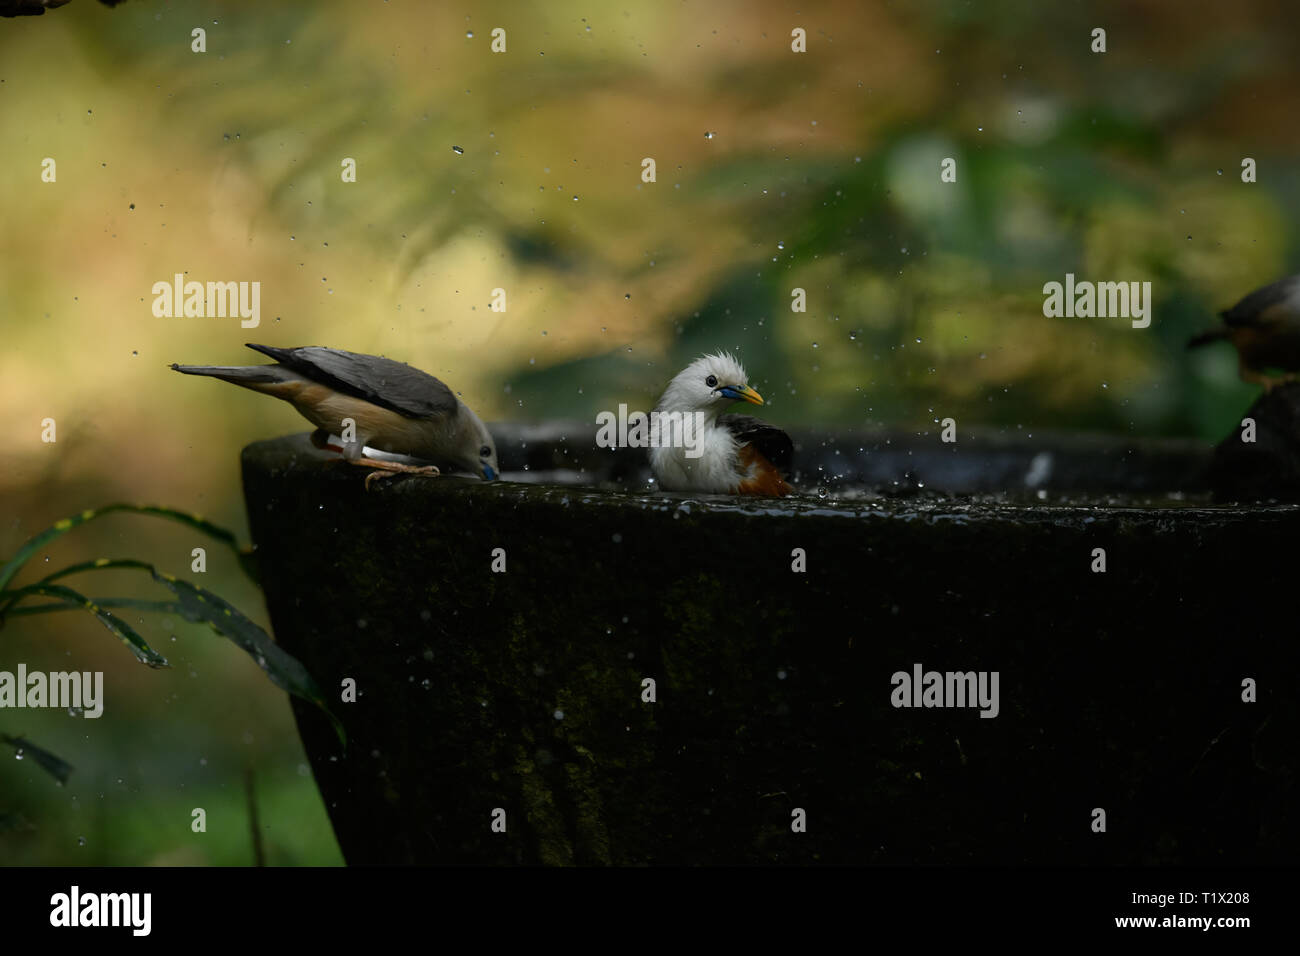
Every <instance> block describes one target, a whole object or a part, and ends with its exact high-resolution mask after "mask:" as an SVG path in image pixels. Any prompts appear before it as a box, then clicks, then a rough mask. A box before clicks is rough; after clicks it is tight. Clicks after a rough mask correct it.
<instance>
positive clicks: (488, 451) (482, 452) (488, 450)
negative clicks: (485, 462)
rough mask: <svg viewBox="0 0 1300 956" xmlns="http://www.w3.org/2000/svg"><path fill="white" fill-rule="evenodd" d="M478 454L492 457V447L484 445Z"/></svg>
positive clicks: (482, 456) (483, 456)
mask: <svg viewBox="0 0 1300 956" xmlns="http://www.w3.org/2000/svg"><path fill="white" fill-rule="evenodd" d="M478 456H479V457H480V458H491V457H492V449H491V448H490V447H489V446H487V445H484V446H483V447H482V448H480V449H479V450H478Z"/></svg>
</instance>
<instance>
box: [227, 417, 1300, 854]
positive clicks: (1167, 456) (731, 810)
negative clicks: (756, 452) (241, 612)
mask: <svg viewBox="0 0 1300 956" xmlns="http://www.w3.org/2000/svg"><path fill="white" fill-rule="evenodd" d="M494 432H496V434H497V436H498V446H499V452H500V456H501V463H502V468H503V471H505V472H506V478H507V479H516V480H504V481H498V482H494V483H486V482H481V481H477V480H474V479H462V478H455V477H443V478H437V479H421V478H403V479H398V480H395V481H392V482H381V483H379V484H377V485H376V486H375V487H374V488H373V489H372V490H371V491H370V492H365V491H364V490H363V487H362V485H363V479H364V476H365V471H364V470H363V469H360V468H356V467H353V466H349V465H346V464H344V463H342V462H339V461H337V460H333V459H332V458H331V457H330V456H328V455H325V454H323V453H320V452H317V451H316V450H315V449H313V448H312V447H311V446H310V444H309V443H308V442H307V439H306V436H302V435H300V436H294V437H291V438H285V439H277V440H274V441H268V442H261V443H258V444H255V445H251V446H249V447H248V448H247V449H245V451H244V459H243V464H244V484H245V495H246V499H247V503H248V509H249V516H250V521H251V525H252V532H253V537H254V540H255V542H256V544H257V547H258V555H259V562H260V564H261V567H262V574H263V585H264V588H265V591H266V596H267V602H268V606H269V610H270V614H271V620H272V623H273V627H274V631H275V636H276V638H277V640H279V641H280V642H281V643H282V644H283V645H284V646H285V647H286V648H287V649H288V650H289V651H290V652H291V653H293V654H295V655H296V656H297V657H299V659H301V660H302V661H303V662H304V663H305V664H306V665H307V667H308V668H309V669H310V670H311V672H312V673H313V674H314V675H315V677H316V679H317V680H318V681H319V682H320V684H321V685H322V686H323V687H325V688H326V691H327V694H328V695H332V696H333V697H334V698H335V699H337V696H338V689H339V687H340V683H341V681H342V680H343V679H344V678H347V677H351V678H354V679H355V680H356V681H357V685H358V688H359V691H360V697H359V700H358V701H357V702H356V703H353V704H339V705H338V706H337V709H338V712H339V713H340V715H341V717H342V719H343V721H344V723H345V725H346V726H347V729H348V733H349V735H350V740H351V745H350V747H349V750H348V752H347V753H343V752H341V751H340V748H339V746H338V744H337V742H336V741H335V739H334V737H333V734H332V731H331V730H330V728H329V726H328V724H327V723H326V721H325V720H324V719H323V718H322V717H321V716H320V715H319V714H318V713H316V712H314V711H313V710H312V709H311V708H301V707H299V706H298V704H297V702H295V712H296V714H297V716H298V720H299V725H300V728H301V730H302V734H303V737H304V740H305V742H306V746H307V750H308V753H309V755H310V758H311V761H312V765H313V769H314V772H315V774H316V779H317V780H318V782H319V784H320V786H321V789H322V792H323V794H324V797H325V802H326V805H327V807H328V809H329V812H330V815H331V819H332V821H333V823H334V827H335V830H336V833H337V834H338V837H339V840H340V843H341V845H342V848H343V851H344V854H345V855H346V857H347V859H348V860H349V862H351V863H366V862H381V861H383V862H463V863H508V862H518V863H546V864H572V863H577V864H591V863H615V864H628V863H754V862H794V863H810V862H828V863H851V862H881V863H886V862H889V863H904V862H919V863H952V862H991V863H997V862H1030V861H1032V862H1043V863H1076V862H1096V863H1103V862H1106V863H1111V862H1114V863H1118V862H1138V863H1157V862H1158V863H1209V862H1211V861H1213V862H1215V863H1225V862H1247V861H1282V860H1292V859H1294V858H1295V856H1296V853H1297V851H1298V850H1300V839H1298V834H1297V830H1296V823H1295V814H1294V807H1295V805H1296V800H1297V796H1300V795H1298V794H1297V792H1296V785H1295V780H1296V777H1295V773H1296V769H1297V760H1296V751H1297V740H1298V739H1300V720H1298V718H1297V698H1296V690H1295V688H1296V680H1295V677H1296V674H1297V672H1298V670H1300V668H1298V667H1297V665H1298V664H1300V653H1298V651H1297V648H1298V646H1300V642H1298V641H1297V640H1296V637H1295V627H1294V623H1293V621H1294V601H1293V595H1292V591H1293V588H1294V582H1295V580H1296V574H1297V570H1298V568H1297V560H1296V551H1295V544H1296V541H1297V532H1298V531H1300V508H1297V507H1293V506H1252V507H1232V506H1221V505H1219V506H1216V505H1213V504H1211V503H1210V497H1209V489H1208V483H1207V480H1206V478H1205V474H1206V466H1207V463H1208V460H1209V456H1208V450H1207V449H1205V448H1203V447H1199V446H1193V445H1188V444H1182V443H1174V444H1165V445H1159V446H1143V447H1132V446H1131V445H1126V444H1123V443H1115V442H1110V443H1107V442H1104V441H1102V440H1084V441H1074V442H1071V441H1062V442H1060V443H1059V444H1052V443H1051V442H1050V441H1048V440H1046V439H1035V440H1034V441H1033V442H1027V443H1022V444H1016V443H1014V442H1002V443H998V442H996V441H990V442H988V443H987V444H986V445H984V447H979V446H980V443H978V442H967V443H959V444H958V445H957V446H956V450H953V451H942V450H941V452H940V453H939V454H938V455H936V454H935V453H934V452H933V451H930V452H925V455H930V456H931V457H929V458H927V457H925V455H923V454H921V451H922V449H921V447H920V446H921V445H926V446H933V445H935V444H936V443H937V440H936V439H935V438H933V437H931V438H928V439H925V440H924V441H921V440H918V439H911V440H909V439H906V438H903V437H898V436H879V435H872V436H841V437H839V438H835V439H832V438H831V437H830V436H813V437H809V436H802V439H801V445H802V460H803V461H805V462H811V464H810V465H807V466H806V467H808V469H809V473H808V474H805V475H804V476H802V477H803V485H804V486H806V487H810V488H811V489H812V490H811V491H810V493H809V494H807V495H803V496H800V497H797V498H793V499H786V500H781V501H773V500H766V501H757V502H753V501H742V500H739V499H736V498H730V497H726V496H720V497H714V496H705V497H701V496H689V495H678V494H664V493H658V492H653V491H646V490H644V489H645V488H646V485H645V480H644V479H645V475H644V472H643V467H644V461H643V459H639V458H638V457H636V456H634V455H631V454H628V453H623V452H619V453H612V452H608V451H603V450H598V449H595V448H590V447H587V446H589V445H590V435H589V434H586V435H584V434H583V432H582V431H581V430H580V428H579V427H574V428H573V429H571V430H567V431H566V429H565V428H561V427H554V428H548V429H521V428H504V427H502V428H496V427H494ZM886 440H888V442H889V444H888V445H885V444H884V442H885V441H886ZM913 442H914V443H915V444H911V443H913ZM859 448H862V449H864V451H862V452H858V451H857V449H859ZM580 449H585V450H580ZM1044 454H1046V455H1049V456H1050V459H1051V460H1050V463H1049V464H1048V465H1044V464H1043V459H1042V458H1041V457H1038V456H1041V455H1044ZM941 455H946V456H948V457H947V460H945V459H943V458H942V457H940V456H941ZM1036 459H1037V461H1038V462H1039V464H1037V465H1035V464H1034V461H1035V460H1036ZM834 461H838V462H840V463H841V464H839V465H837V466H835V468H834V469H833V470H832V469H831V468H830V467H829V466H827V465H823V467H824V468H825V469H826V470H824V471H822V472H820V473H818V472H817V470H816V468H817V463H818V462H834ZM1075 462H1085V463H1086V462H1091V470H1088V468H1087V467H1086V466H1085V465H1083V464H1081V465H1079V467H1078V469H1075V470H1072V465H1073V463H1075ZM945 469H946V470H945ZM835 472H839V473H841V474H842V475H843V477H836V476H835ZM909 473H910V476H909ZM1012 475H1014V476H1017V480H1014V481H1013V480H1012V479H1011V478H1010V477H1008V476H1012ZM1026 475H1029V476H1030V477H1035V476H1037V478H1038V480H1037V483H1036V484H1035V483H1032V482H1030V483H1027V482H1026V481H1025V480H1024V479H1025V476H1026ZM559 479H567V480H570V481H580V482H582V483H583V484H567V485H566V484H555V483H552V482H554V481H556V480H559ZM539 480H540V481H542V482H547V483H534V482H537V481H539ZM998 482H1002V483H1001V484H998ZM921 485H924V486H925V487H920V486H921ZM995 487H1002V488H1009V489H1013V491H1012V493H1010V494H1007V495H993V494H989V493H988V492H989V489H990V488H995ZM819 488H820V489H821V490H822V492H824V494H819V493H818V490H817V489H819ZM496 548H502V549H504V551H505V561H506V570H505V572H504V573H493V571H492V570H491V568H492V562H493V551H494V549H496ZM1096 548H1103V549H1105V552H1106V571H1105V573H1094V572H1093V571H1092V570H1091V567H1092V566H1093V563H1094V561H1095V558H1094V549H1096ZM796 549H802V550H803V552H804V554H805V555H806V568H807V570H806V571H804V572H802V573H796V572H794V571H792V562H793V561H794V560H795V558H794V557H793V556H792V555H793V553H794V552H795V550H796ZM917 664H919V665H921V666H922V667H923V668H924V669H925V670H927V671H928V670H938V671H989V672H992V671H996V672H998V674H999V712H998V716H997V717H995V718H992V719H984V718H981V717H980V716H979V711H978V709H977V708H968V709H942V708H896V707H894V706H893V705H892V704H891V696H892V692H893V684H892V682H891V677H892V675H893V674H894V673H895V672H899V671H903V672H911V671H912V669H913V667H914V665H917ZM646 678H651V679H653V680H654V681H655V683H656V693H657V701H656V702H655V703H646V702H643V700H642V694H643V686H644V685H643V681H644V680H645V679H646ZM1245 678H1254V679H1255V680H1256V681H1257V682H1258V684H1259V702H1258V703H1255V704H1245V703H1242V701H1241V693H1242V690H1241V682H1242V680H1243V679H1245ZM1097 807H1100V808H1103V809H1105V811H1106V814H1107V821H1108V826H1107V832H1106V833H1105V834H1096V833H1093V832H1092V831H1091V829H1090V823H1091V820H1092V817H1091V813H1092V810H1093V808H1097ZM495 808H502V809H504V810H505V814H506V825H507V831H506V833H505V834H500V833H493V832H492V829H491V822H492V814H493V811H494V809H495ZM797 808H802V809H803V810H804V811H805V812H806V814H807V820H808V824H807V832H805V833H792V832H791V820H792V812H793V811H795V810H796V809H797Z"/></svg>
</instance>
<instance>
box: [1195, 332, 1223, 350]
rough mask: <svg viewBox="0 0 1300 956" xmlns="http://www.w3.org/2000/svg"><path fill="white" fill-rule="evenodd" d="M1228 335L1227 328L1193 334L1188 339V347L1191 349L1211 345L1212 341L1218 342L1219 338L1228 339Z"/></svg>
mask: <svg viewBox="0 0 1300 956" xmlns="http://www.w3.org/2000/svg"><path fill="white" fill-rule="evenodd" d="M1227 337H1228V330H1227V329H1210V330H1209V331H1208V332H1202V333H1201V334H1200V335H1193V336H1192V337H1191V338H1190V339H1188V340H1187V347H1188V348H1189V349H1195V348H1200V347H1201V346H1202V345H1209V344H1210V343H1211V342H1217V341H1219V339H1226V338H1227Z"/></svg>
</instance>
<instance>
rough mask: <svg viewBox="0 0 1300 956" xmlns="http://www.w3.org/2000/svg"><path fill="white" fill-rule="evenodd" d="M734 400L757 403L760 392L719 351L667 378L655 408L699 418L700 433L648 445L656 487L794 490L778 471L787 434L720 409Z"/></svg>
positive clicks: (786, 464)
mask: <svg viewBox="0 0 1300 956" xmlns="http://www.w3.org/2000/svg"><path fill="white" fill-rule="evenodd" d="M737 401H744V402H750V403H752V404H754V405H762V404H763V397H762V396H761V395H759V394H758V392H756V391H754V390H753V389H752V388H750V387H749V384H748V381H747V376H746V375H745V369H744V368H743V367H742V366H741V364H740V363H739V362H737V361H736V360H735V358H733V357H732V356H730V355H724V354H722V353H721V352H720V353H718V354H717V355H705V356H703V357H701V358H698V359H696V360H695V361H694V362H692V363H691V364H690V365H688V366H687V367H686V368H685V370H683V371H682V372H681V373H680V374H678V375H677V376H676V377H675V378H674V379H673V380H672V381H671V382H669V383H668V388H666V389H665V390H664V394H663V397H662V398H660V399H659V404H658V405H656V406H655V411H656V412H657V413H659V414H661V415H662V414H665V413H669V414H671V413H680V414H681V415H683V416H692V417H693V420H695V421H698V422H700V431H701V434H700V435H698V436H695V439H696V440H695V444H694V447H693V448H691V447H688V446H686V445H685V444H661V445H660V446H659V447H652V448H651V449H650V468H651V470H652V471H653V472H654V476H655V480H656V481H658V482H659V487H661V488H663V489H665V490H666V491H698V492H704V493H706V494H738V495H788V494H791V493H792V492H793V491H794V488H792V487H791V486H790V483H789V482H788V481H786V479H785V477H784V476H783V474H782V472H788V471H789V469H790V465H791V462H792V460H793V458H794V443H793V442H791V440H790V436H789V435H787V434H786V433H785V432H783V431H781V429H779V428H775V427H773V426H772V425H768V424H767V423H766V422H763V421H760V420H759V419H757V418H751V417H749V416H748V415H723V414H722V411H723V409H725V408H727V406H729V405H732V404H734V403H735V402H737ZM692 451H694V452H698V455H694V454H692V453H691V452H692Z"/></svg>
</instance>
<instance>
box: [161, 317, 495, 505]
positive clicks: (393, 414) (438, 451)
mask: <svg viewBox="0 0 1300 956" xmlns="http://www.w3.org/2000/svg"><path fill="white" fill-rule="evenodd" d="M247 345H248V347H249V348H250V349H254V350H256V351H258V352H261V353H262V354H264V355H268V356H270V357H271V358H273V359H275V360H276V362H277V363H278V364H276V365H175V364H173V365H172V368H174V369H175V370H176V371H178V372H184V373H185V374H186V375H210V376H212V377H213V378H219V379H221V380H222V381H223V382H230V383H231V384H234V385H240V386H242V387H244V388H251V389H252V390H253V391H255V392H262V393H263V394H266V395H273V396H275V397H276V398H281V399H284V400H285V401H286V402H288V403H289V404H291V405H292V406H293V407H294V408H296V409H298V411H299V412H300V413H301V414H302V416H303V418H305V419H307V421H309V422H311V423H312V424H313V425H315V426H316V428H317V429H318V430H317V431H316V432H315V433H314V434H313V435H312V442H313V443H315V444H316V446H317V447H319V448H328V449H330V450H332V451H337V452H341V453H342V454H343V457H344V458H345V459H346V460H347V461H349V462H351V463H353V464H356V465H363V466H365V467H368V468H375V469H379V470H378V471H373V472H371V473H370V474H369V475H367V476H366V485H367V487H369V485H370V482H371V481H372V480H374V479H375V478H378V477H384V476H386V475H390V474H393V473H397V472H402V473H408V474H418V475H426V476H432V475H437V474H439V470H440V468H445V469H447V470H450V471H468V472H472V473H474V474H477V475H480V476H482V477H483V478H486V479H487V480H488V481H491V480H492V479H494V478H496V476H497V452H496V445H495V444H494V443H493V441H492V436H491V435H490V434H488V430H487V428H486V427H485V426H484V424H483V422H481V421H480V420H479V417H478V416H477V415H475V414H474V412H473V410H472V409H470V407H469V406H468V405H466V404H465V403H464V402H462V401H461V400H460V399H459V398H457V397H456V395H455V393H453V392H452V390H451V389H449V388H448V387H447V386H446V385H444V384H443V383H442V382H440V381H438V379H436V378H434V377H433V376H432V375H429V374H428V373H427V372H421V371H420V370H419V369H418V368H412V367H411V366H409V365H406V364H404V363H402V362H394V361H393V360H392V359H386V358H379V357H378V356H375V355H362V354H360V353H357V352H344V351H342V350H341V349H327V348H318V347H315V346H308V347H305V348H293V349H279V348H272V347H271V346H269V345H254V344H252V343H251V342H249V343H247ZM349 419H350V420H351V423H352V427H351V428H350V429H348V428H346V427H345V426H346V424H347V422H346V421H345V420H349ZM349 433H351V436H349ZM330 435H338V436H340V437H341V438H343V437H349V438H350V440H348V441H347V442H345V443H344V444H342V445H334V444H331V443H329V441H328V438H329V436H330ZM366 447H370V448H374V449H378V450H380V451H385V452H391V453H393V454H397V455H407V456H410V457H412V458H418V459H420V460H422V461H426V462H432V464H431V465H426V466H417V465H404V464H401V463H399V462H395V461H383V460H379V459H376V458H369V457H366V456H365V454H364V449H365V448H366Z"/></svg>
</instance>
